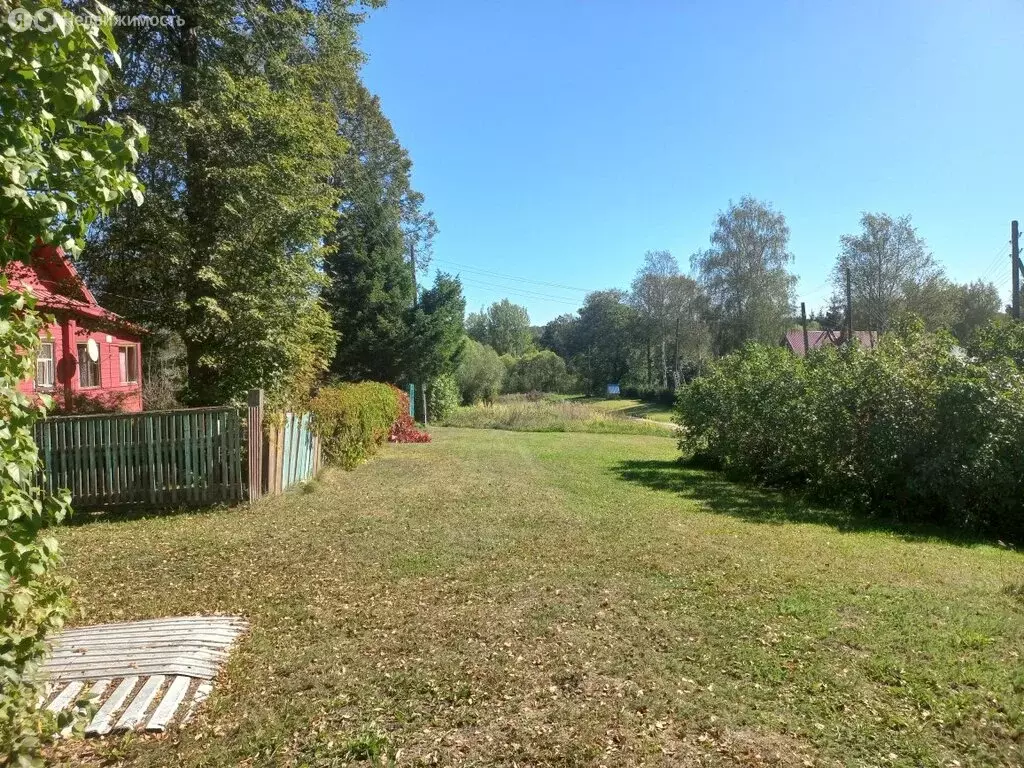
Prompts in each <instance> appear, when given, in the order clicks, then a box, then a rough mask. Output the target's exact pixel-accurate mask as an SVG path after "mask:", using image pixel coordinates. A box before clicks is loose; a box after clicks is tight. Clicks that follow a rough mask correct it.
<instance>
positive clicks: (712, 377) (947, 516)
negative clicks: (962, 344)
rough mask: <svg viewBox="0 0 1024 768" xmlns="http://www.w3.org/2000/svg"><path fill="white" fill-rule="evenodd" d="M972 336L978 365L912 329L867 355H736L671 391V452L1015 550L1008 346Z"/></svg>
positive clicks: (1023, 396)
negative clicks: (676, 425)
mask: <svg viewBox="0 0 1024 768" xmlns="http://www.w3.org/2000/svg"><path fill="white" fill-rule="evenodd" d="M979 336H980V341H979V342H978V345H979V347H981V348H983V349H984V350H985V352H986V354H985V356H984V357H980V356H979V357H978V358H968V357H967V356H965V355H964V354H963V353H962V351H960V350H959V349H958V348H956V347H955V345H954V343H953V339H952V337H949V336H947V335H944V334H939V335H935V334H926V333H924V331H923V330H922V328H921V326H920V325H919V324H914V323H911V324H907V325H905V326H904V327H902V328H901V329H898V330H896V331H894V332H891V333H889V334H887V335H886V336H885V337H883V339H882V340H881V342H880V344H879V346H878V348H877V349H876V350H874V351H870V350H863V349H859V348H845V349H841V350H836V349H827V350H821V351H818V352H815V353H813V354H811V355H810V356H808V357H807V358H806V359H801V358H797V357H795V356H793V355H791V354H789V353H788V352H786V351H784V350H782V349H776V348H767V347H762V346H757V345H751V346H748V347H747V348H745V349H743V350H742V351H740V352H737V353H734V354H732V355H729V356H727V357H725V358H722V359H721V360H719V361H718V362H717V363H715V364H714V365H713V366H711V368H710V369H709V370H708V371H707V372H706V373H705V375H704V376H702V377H700V378H698V379H696V380H695V381H693V382H692V383H691V384H689V385H688V386H686V387H684V388H683V390H682V391H681V392H680V396H679V402H678V409H677V413H678V420H679V422H680V424H681V425H682V426H683V429H684V431H683V438H682V440H681V447H682V448H683V449H684V451H686V452H687V453H689V454H691V455H693V456H695V457H701V458H703V459H705V460H709V461H710V463H711V464H712V465H714V466H718V467H720V468H722V469H724V470H726V471H727V472H729V473H730V474H732V475H734V476H737V477H740V478H746V479H750V480H755V481H758V482H762V483H769V484H775V485H787V486H797V487H802V488H806V489H808V490H810V491H811V492H812V493H813V494H814V495H815V496H816V497H818V498H820V499H823V500H826V501H829V502H833V503H839V504H842V505H844V506H847V507H851V508H854V509H857V510H860V511H862V512H866V513H869V514H874V513H884V514H886V515H887V516H889V517H892V518H896V519H905V520H914V521H920V522H927V523H941V524H943V525H947V526H954V527H958V528H962V529H968V530H972V531H986V532H988V533H991V534H995V535H999V536H1002V537H1005V538H1010V539H1014V540H1018V541H1020V540H1024V371H1022V370H1021V368H1019V367H1018V364H1017V363H1016V362H1014V360H1015V357H1014V355H1015V351H1016V350H1017V349H1019V338H1018V336H1017V335H1016V334H1014V333H1011V332H1007V331H1006V330H1004V329H1002V328H1000V327H998V326H993V327H990V328H988V329H983V330H982V332H981V333H980V334H979Z"/></svg>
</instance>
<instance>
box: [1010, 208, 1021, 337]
mask: <svg viewBox="0 0 1024 768" xmlns="http://www.w3.org/2000/svg"><path fill="white" fill-rule="evenodd" d="M1010 268H1011V269H1012V270H1013V299H1012V301H1013V304H1012V306H1013V319H1014V320H1020V273H1021V263H1020V230H1019V229H1018V227H1017V221H1016V220H1014V221H1011V222H1010Z"/></svg>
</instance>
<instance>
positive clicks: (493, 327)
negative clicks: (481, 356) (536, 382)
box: [466, 299, 533, 357]
mask: <svg viewBox="0 0 1024 768" xmlns="http://www.w3.org/2000/svg"><path fill="white" fill-rule="evenodd" d="M466 331H467V333H468V334H469V336H470V337H471V338H473V339H475V340H476V341H479V342H480V343H481V344H487V345H488V346H491V347H493V348H494V349H495V351H497V353H498V354H499V355H511V356H512V357H522V356H523V355H524V354H526V353H527V352H528V351H530V349H531V348H532V347H533V332H532V331H531V330H530V314H529V312H527V311H526V307H524V306H521V305H519V304H513V303H512V302H511V301H509V300H508V299H502V300H501V301H496V302H494V303H493V304H491V306H489V307H488V308H487V309H486V310H481V311H480V312H479V313H477V312H473V313H470V315H469V317H468V318H466Z"/></svg>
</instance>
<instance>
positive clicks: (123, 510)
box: [61, 504, 241, 528]
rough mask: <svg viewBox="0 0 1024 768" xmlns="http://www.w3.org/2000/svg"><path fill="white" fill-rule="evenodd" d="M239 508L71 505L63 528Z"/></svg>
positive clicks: (200, 513)
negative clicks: (69, 513) (90, 506)
mask: <svg viewBox="0 0 1024 768" xmlns="http://www.w3.org/2000/svg"><path fill="white" fill-rule="evenodd" d="M239 506H241V505H238V506H235V507H231V506H228V505H227V504H207V505H205V506H178V507H166V508H165V507H147V506H143V505H127V504H126V505H124V506H117V507H100V508H89V507H82V508H78V507H76V506H75V505H74V504H72V505H71V508H72V510H73V512H72V514H71V516H70V517H66V518H65V519H64V522H63V523H61V525H62V526H64V527H67V528H75V527H77V526H80V525H92V524H93V523H127V522H131V521H133V520H145V519H148V518H153V517H200V516H205V515H210V514H214V513H216V512H224V511H228V510H231V509H237V508H238V507H239Z"/></svg>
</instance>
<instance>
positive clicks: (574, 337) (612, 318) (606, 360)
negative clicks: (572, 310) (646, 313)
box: [568, 290, 638, 394]
mask: <svg viewBox="0 0 1024 768" xmlns="http://www.w3.org/2000/svg"><path fill="white" fill-rule="evenodd" d="M627 298H628V297H627V294H626V293H625V292H624V291H618V290H611V291H595V292H594V293H590V294H588V295H587V298H586V301H585V302H584V304H583V306H582V307H581V308H580V311H579V321H578V322H577V323H576V324H575V325H573V326H572V329H571V331H570V332H569V333H568V337H569V345H570V349H571V351H572V364H573V368H574V370H575V371H576V373H577V374H578V375H579V376H580V378H581V379H582V381H583V386H584V387H585V388H586V390H587V391H589V392H591V393H594V394H604V392H605V387H607V385H608V384H614V383H618V382H620V381H622V379H624V378H625V377H626V376H627V375H628V373H629V371H630V368H631V361H632V360H634V359H635V353H636V351H637V346H638V345H637V344H636V343H635V341H634V337H633V330H634V329H635V327H636V311H635V310H634V309H633V307H631V306H629V304H627V303H626V299H627Z"/></svg>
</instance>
